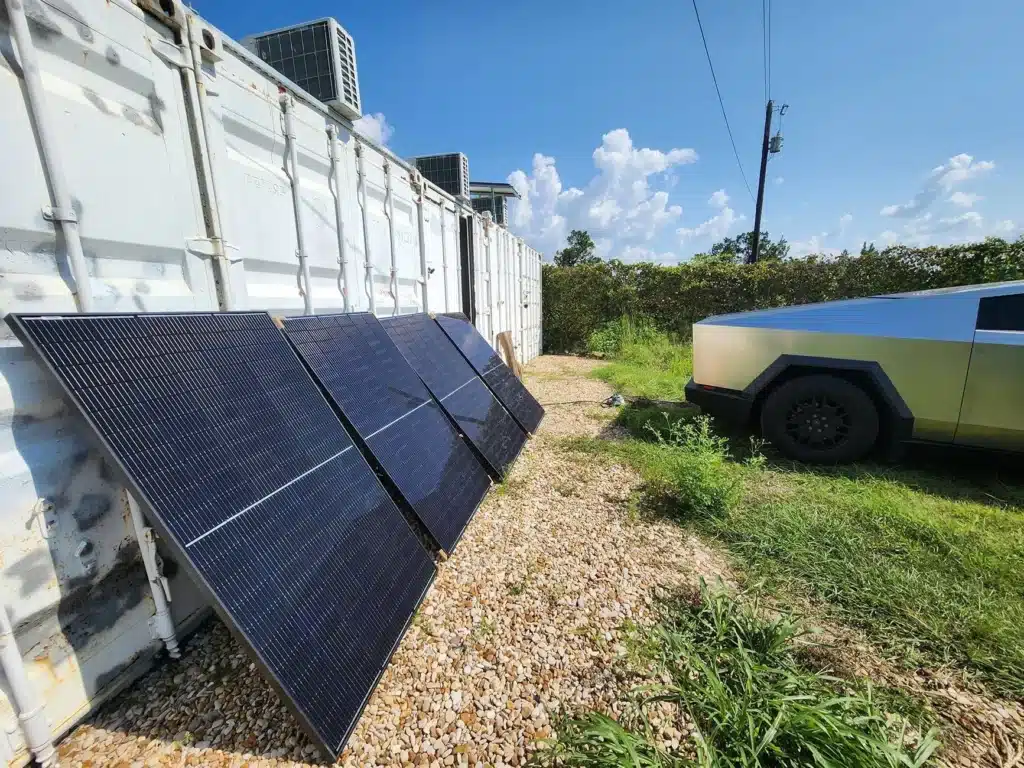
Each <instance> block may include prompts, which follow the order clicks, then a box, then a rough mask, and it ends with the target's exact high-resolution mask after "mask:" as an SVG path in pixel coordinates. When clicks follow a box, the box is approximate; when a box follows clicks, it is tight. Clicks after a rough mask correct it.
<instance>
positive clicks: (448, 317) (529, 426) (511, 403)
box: [434, 312, 545, 435]
mask: <svg viewBox="0 0 1024 768" xmlns="http://www.w3.org/2000/svg"><path fill="white" fill-rule="evenodd" d="M453 320H454V321H457V322H459V323H465V325H466V327H465V328H456V327H453V326H452V323H451V322H450V321H453ZM434 321H435V322H436V323H437V325H438V326H439V327H440V328H441V330H442V331H443V332H444V334H445V336H447V337H448V339H450V340H451V342H452V345H453V346H454V347H455V348H456V349H457V350H458V351H459V352H460V353H461V354H462V356H463V357H464V358H466V362H468V363H469V364H470V365H471V366H472V367H473V370H474V371H476V372H477V374H478V375H479V376H480V378H481V379H483V381H484V383H485V384H487V386H488V387H489V388H490V390H491V392H493V393H494V396H495V398H497V400H498V402H500V403H501V404H502V405H504V406H505V410H507V411H508V412H509V414H511V416H512V418H513V419H515V420H516V422H517V423H518V424H519V426H520V427H522V429H523V431H525V432H526V433H527V434H530V435H532V434H536V432H537V429H538V428H539V427H540V424H541V422H542V421H543V420H544V415H545V413H544V407H543V406H542V405H541V404H540V403H539V402H537V399H536V398H535V397H534V396H533V394H532V393H531V392H530V390H528V389H527V388H526V386H525V385H524V384H523V383H522V382H521V381H520V380H519V379H518V378H517V377H516V375H515V374H514V373H513V372H512V369H511V368H509V367H508V366H507V365H506V364H505V361H504V360H502V359H501V355H499V354H498V352H497V351H496V350H495V349H494V348H493V347H492V346H491V345H490V344H488V343H487V340H486V339H485V338H484V337H483V336H482V335H481V334H480V332H479V331H477V329H476V327H474V325H473V324H472V323H471V322H469V319H468V318H467V317H466V316H465V315H464V314H462V313H461V312H448V313H445V314H443V315H437V316H435V317H434ZM459 330H461V331H463V332H464V334H465V335H463V336H462V337H461V342H462V343H460V339H459V338H456V335H457V334H458V331H459Z"/></svg>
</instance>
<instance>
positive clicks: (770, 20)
mask: <svg viewBox="0 0 1024 768" xmlns="http://www.w3.org/2000/svg"><path fill="white" fill-rule="evenodd" d="M766 2H767V3H768V98H769V99H771V97H772V0H766Z"/></svg>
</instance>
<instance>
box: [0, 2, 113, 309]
mask: <svg viewBox="0 0 1024 768" xmlns="http://www.w3.org/2000/svg"><path fill="white" fill-rule="evenodd" d="M6 2H7V15H8V17H9V18H10V20H11V21H10V27H11V38H12V39H13V41H14V47H15V48H16V49H17V52H18V58H19V59H20V61H21V71H22V75H23V76H24V78H25V90H26V91H27V93H28V108H29V112H30V113H31V114H32V121H33V122H34V123H35V128H36V135H37V136H38V137H39V150H40V154H42V160H43V166H44V167H45V169H46V177H47V179H48V181H49V182H50V189H51V191H52V193H53V206H52V207H51V208H50V210H49V211H46V217H47V218H49V219H51V220H52V221H54V222H56V225H57V226H58V227H59V228H60V230H61V232H62V233H63V234H64V248H65V251H66V252H67V255H68V264H69V265H70V267H71V277H72V279H73V280H74V283H75V285H74V287H73V288H72V293H73V295H74V297H75V303H76V304H77V305H78V309H79V310H80V311H81V312H90V311H92V308H93V302H92V286H91V284H90V281H89V269H88V266H87V265H86V263H85V252H84V251H83V250H82V238H81V236H80V235H79V233H78V215H77V214H76V213H75V209H74V206H72V204H71V192H70V190H69V189H68V183H67V179H66V178H65V177H64V163H63V162H62V160H61V155H60V148H59V145H58V143H57V136H56V134H55V133H54V127H53V124H52V122H51V121H50V113H49V110H48V109H47V106H46V92H45V90H44V89H43V79H42V75H41V74H40V71H39V61H38V59H37V58H36V48H35V44H34V43H33V42H32V33H31V32H30V31H29V27H28V19H27V18H26V16H25V6H24V4H23V3H22V0H6Z"/></svg>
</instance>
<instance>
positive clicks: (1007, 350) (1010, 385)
mask: <svg viewBox="0 0 1024 768" xmlns="http://www.w3.org/2000/svg"><path fill="white" fill-rule="evenodd" d="M954 442H955V443H958V444H960V445H975V446H980V447H985V448H1001V449H1006V450H1024V293H1021V294H1013V295H1007V296H986V297H984V298H982V299H981V302H980V303H979V305H978V322H977V325H976V326H975V331H974V348H973V349H972V351H971V364H970V368H969V369H968V371H967V386H966V387H965V388H964V399H963V404H962V405H961V407H960V423H959V424H958V425H957V430H956V437H955V438H954Z"/></svg>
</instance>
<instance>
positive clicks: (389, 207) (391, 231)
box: [384, 160, 398, 315]
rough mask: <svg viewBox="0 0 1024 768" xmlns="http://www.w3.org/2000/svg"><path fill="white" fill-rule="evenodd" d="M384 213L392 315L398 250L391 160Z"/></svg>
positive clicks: (386, 169) (387, 166) (386, 166)
mask: <svg viewBox="0 0 1024 768" xmlns="http://www.w3.org/2000/svg"><path fill="white" fill-rule="evenodd" d="M384 215H385V216H387V218H388V241H389V242H390V244H391V279H390V281H389V282H388V293H389V294H390V295H391V300H392V301H393V302H394V303H395V307H394V309H393V310H392V311H391V314H392V315H397V314H398V252H397V251H396V250H395V197H394V193H393V192H392V190H391V162H390V161H388V160H385V161H384Z"/></svg>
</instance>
